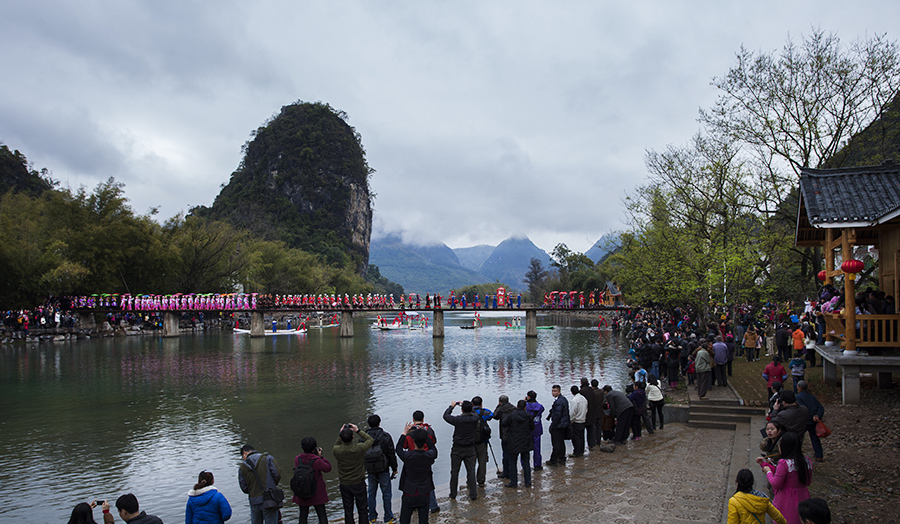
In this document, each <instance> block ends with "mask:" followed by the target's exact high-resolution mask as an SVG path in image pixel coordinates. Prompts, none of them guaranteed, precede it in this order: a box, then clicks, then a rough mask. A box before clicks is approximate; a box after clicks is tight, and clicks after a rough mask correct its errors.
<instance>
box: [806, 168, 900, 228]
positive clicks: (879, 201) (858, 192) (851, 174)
mask: <svg viewBox="0 0 900 524" xmlns="http://www.w3.org/2000/svg"><path fill="white" fill-rule="evenodd" d="M800 195H801V197H802V198H803V202H804V204H805V206H806V214H807V217H808V219H809V223H810V224H811V225H813V226H824V227H828V224H849V223H861V222H862V223H867V224H872V225H874V224H877V223H880V222H881V221H882V220H883V219H885V218H890V217H889V216H888V215H891V216H893V215H894V214H896V213H895V212H897V211H900V165H897V164H894V163H885V164H883V165H880V166H866V167H852V168H841V169H809V168H803V169H801V170H800Z"/></svg>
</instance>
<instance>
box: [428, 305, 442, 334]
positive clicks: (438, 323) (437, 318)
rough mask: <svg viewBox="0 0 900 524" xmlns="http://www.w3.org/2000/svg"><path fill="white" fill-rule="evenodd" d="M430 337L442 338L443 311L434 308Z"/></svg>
mask: <svg viewBox="0 0 900 524" xmlns="http://www.w3.org/2000/svg"><path fill="white" fill-rule="evenodd" d="M431 337H432V338H444V311H443V310H440V309H435V310H434V322H433V323H432V325H431Z"/></svg>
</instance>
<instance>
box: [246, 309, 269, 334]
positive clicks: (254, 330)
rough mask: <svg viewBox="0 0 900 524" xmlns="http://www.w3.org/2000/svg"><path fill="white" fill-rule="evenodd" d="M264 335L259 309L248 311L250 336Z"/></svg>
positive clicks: (261, 315) (264, 330)
mask: <svg viewBox="0 0 900 524" xmlns="http://www.w3.org/2000/svg"><path fill="white" fill-rule="evenodd" d="M264 336H266V328H265V326H263V314H262V313H261V312H260V311H251V312H250V338H257V337H264Z"/></svg>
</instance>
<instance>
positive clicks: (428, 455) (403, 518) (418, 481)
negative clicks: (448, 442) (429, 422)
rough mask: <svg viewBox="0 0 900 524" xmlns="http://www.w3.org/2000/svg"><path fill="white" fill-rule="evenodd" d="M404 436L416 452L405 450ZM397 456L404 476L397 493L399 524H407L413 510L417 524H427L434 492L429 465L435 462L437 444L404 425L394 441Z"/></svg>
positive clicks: (414, 426) (414, 427)
mask: <svg viewBox="0 0 900 524" xmlns="http://www.w3.org/2000/svg"><path fill="white" fill-rule="evenodd" d="M407 435H410V436H411V437H412V440H413V444H414V446H415V449H412V450H408V449H405V447H404V445H405V444H406V440H407V439H406V436H407ZM426 446H427V447H428V449H427V450H426V449H425V448H426ZM396 452H397V456H398V457H400V460H402V461H403V472H401V473H400V491H401V492H403V497H402V499H401V500H402V502H401V505H400V524H409V521H410V519H411V518H412V513H413V510H416V511H418V513H419V524H428V503H429V499H430V498H431V494H432V493H433V492H434V477H433V476H432V473H431V465H432V464H434V460H435V459H436V458H437V447H436V444H435V442H434V440H430V439H429V438H428V433H427V432H426V431H425V430H424V429H421V428H418V427H416V425H414V424H413V423H412V422H407V423H406V427H405V428H403V433H402V434H401V435H400V439H399V440H397V447H396Z"/></svg>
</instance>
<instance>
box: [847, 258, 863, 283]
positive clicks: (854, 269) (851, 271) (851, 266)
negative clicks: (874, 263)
mask: <svg viewBox="0 0 900 524" xmlns="http://www.w3.org/2000/svg"><path fill="white" fill-rule="evenodd" d="M865 267H866V265H865V264H864V263H863V262H862V261H861V260H854V259H852V258H851V259H850V260H847V261H845V262H844V263H843V264H841V270H842V271H843V272H844V273H846V274H847V278H849V279H850V280H854V279H855V278H856V274H857V273H859V272H860V271H862V270H863V268H865Z"/></svg>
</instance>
